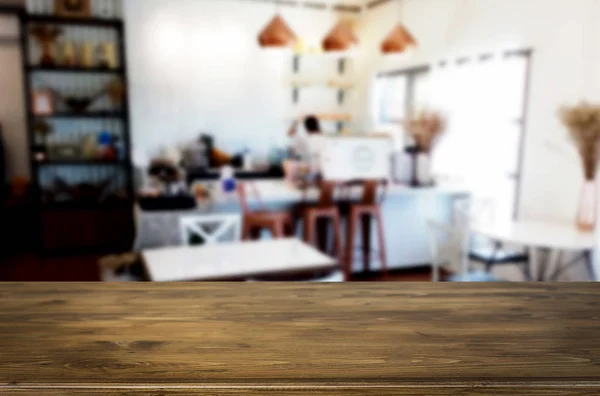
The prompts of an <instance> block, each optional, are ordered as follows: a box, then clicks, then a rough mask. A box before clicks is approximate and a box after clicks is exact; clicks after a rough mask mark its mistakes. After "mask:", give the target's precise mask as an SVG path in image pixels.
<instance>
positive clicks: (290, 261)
mask: <svg viewBox="0 0 600 396" xmlns="http://www.w3.org/2000/svg"><path fill="white" fill-rule="evenodd" d="M142 258H143V261H144V264H145V266H146V269H147V271H148V274H149V276H150V280H151V281H153V282H181V281H202V280H219V279H231V278H244V277H252V276H259V275H271V274H278V273H283V272H303V271H313V270H325V269H334V268H336V267H337V266H338V264H337V262H336V261H335V260H334V259H332V258H331V257H328V256H326V255H324V254H322V253H320V252H319V251H317V250H316V249H314V248H313V247H311V246H309V245H306V244H305V243H303V242H302V241H300V240H298V239H277V240H261V241H253V242H238V243H224V244H217V245H205V246H196V247H176V248H165V249H156V250H146V251H144V252H142Z"/></svg>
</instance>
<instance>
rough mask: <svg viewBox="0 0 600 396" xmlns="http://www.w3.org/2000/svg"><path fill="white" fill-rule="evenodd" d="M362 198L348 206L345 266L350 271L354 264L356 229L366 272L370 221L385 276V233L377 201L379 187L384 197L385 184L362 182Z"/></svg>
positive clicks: (369, 261)
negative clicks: (373, 226) (360, 240)
mask: <svg viewBox="0 0 600 396" xmlns="http://www.w3.org/2000/svg"><path fill="white" fill-rule="evenodd" d="M360 184H361V185H362V187H363V197H362V200H361V201H360V202H359V203H352V204H350V213H349V217H348V227H347V233H348V234H347V239H346V259H347V263H346V266H347V267H348V268H349V270H350V271H352V266H353V264H354V259H355V256H354V253H355V251H356V250H357V249H356V247H355V246H354V242H355V241H356V233H357V230H358V228H360V229H361V235H362V246H361V251H362V260H363V270H364V271H365V272H368V271H369V270H370V263H371V253H372V250H371V220H374V221H375V225H376V228H377V242H378V251H377V253H378V255H379V260H380V262H381V267H382V269H383V274H384V276H387V273H388V266H387V255H386V245H385V233H384V230H383V216H382V214H381V202H379V201H378V200H377V190H378V188H379V186H381V185H383V187H384V189H385V190H384V196H385V192H386V191H387V182H381V181H377V180H369V181H362V182H360Z"/></svg>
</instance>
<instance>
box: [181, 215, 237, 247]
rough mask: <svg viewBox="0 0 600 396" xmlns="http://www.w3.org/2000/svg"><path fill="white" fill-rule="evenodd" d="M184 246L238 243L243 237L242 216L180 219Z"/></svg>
mask: <svg viewBox="0 0 600 396" xmlns="http://www.w3.org/2000/svg"><path fill="white" fill-rule="evenodd" d="M179 229H180V233H181V244H182V245H193V244H194V242H196V241H197V242H198V243H200V244H206V245H209V244H216V243H222V242H238V241H240V240H241V237H242V216H241V215H232V214H227V215H206V216H187V217H181V218H180V219H179Z"/></svg>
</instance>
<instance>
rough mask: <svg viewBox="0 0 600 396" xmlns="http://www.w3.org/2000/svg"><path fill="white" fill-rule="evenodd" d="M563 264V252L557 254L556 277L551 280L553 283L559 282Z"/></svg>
mask: <svg viewBox="0 0 600 396" xmlns="http://www.w3.org/2000/svg"><path fill="white" fill-rule="evenodd" d="M562 262H563V252H562V251H559V252H557V258H556V270H555V272H554V276H552V277H551V278H550V279H549V280H550V281H551V282H557V281H558V277H559V276H560V269H561V268H562Z"/></svg>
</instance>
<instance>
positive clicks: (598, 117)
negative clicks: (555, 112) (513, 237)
mask: <svg viewBox="0 0 600 396" xmlns="http://www.w3.org/2000/svg"><path fill="white" fill-rule="evenodd" d="M560 118H561V120H562V122H563V123H564V124H565V126H566V127H567V129H568V130H569V132H570V135H571V138H572V140H573V142H574V143H575V145H576V146H577V150H578V152H579V156H580V158H581V162H582V165H583V173H584V177H585V181H584V183H583V186H582V189H581V198H580V201H579V208H578V209H577V228H579V230H580V231H583V232H593V231H594V230H595V229H596V222H597V217H598V183H597V180H596V174H597V167H598V160H599V159H600V146H599V145H600V105H593V104H589V103H585V102H583V103H581V104H579V105H577V106H574V107H564V108H562V109H561V110H560Z"/></svg>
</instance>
